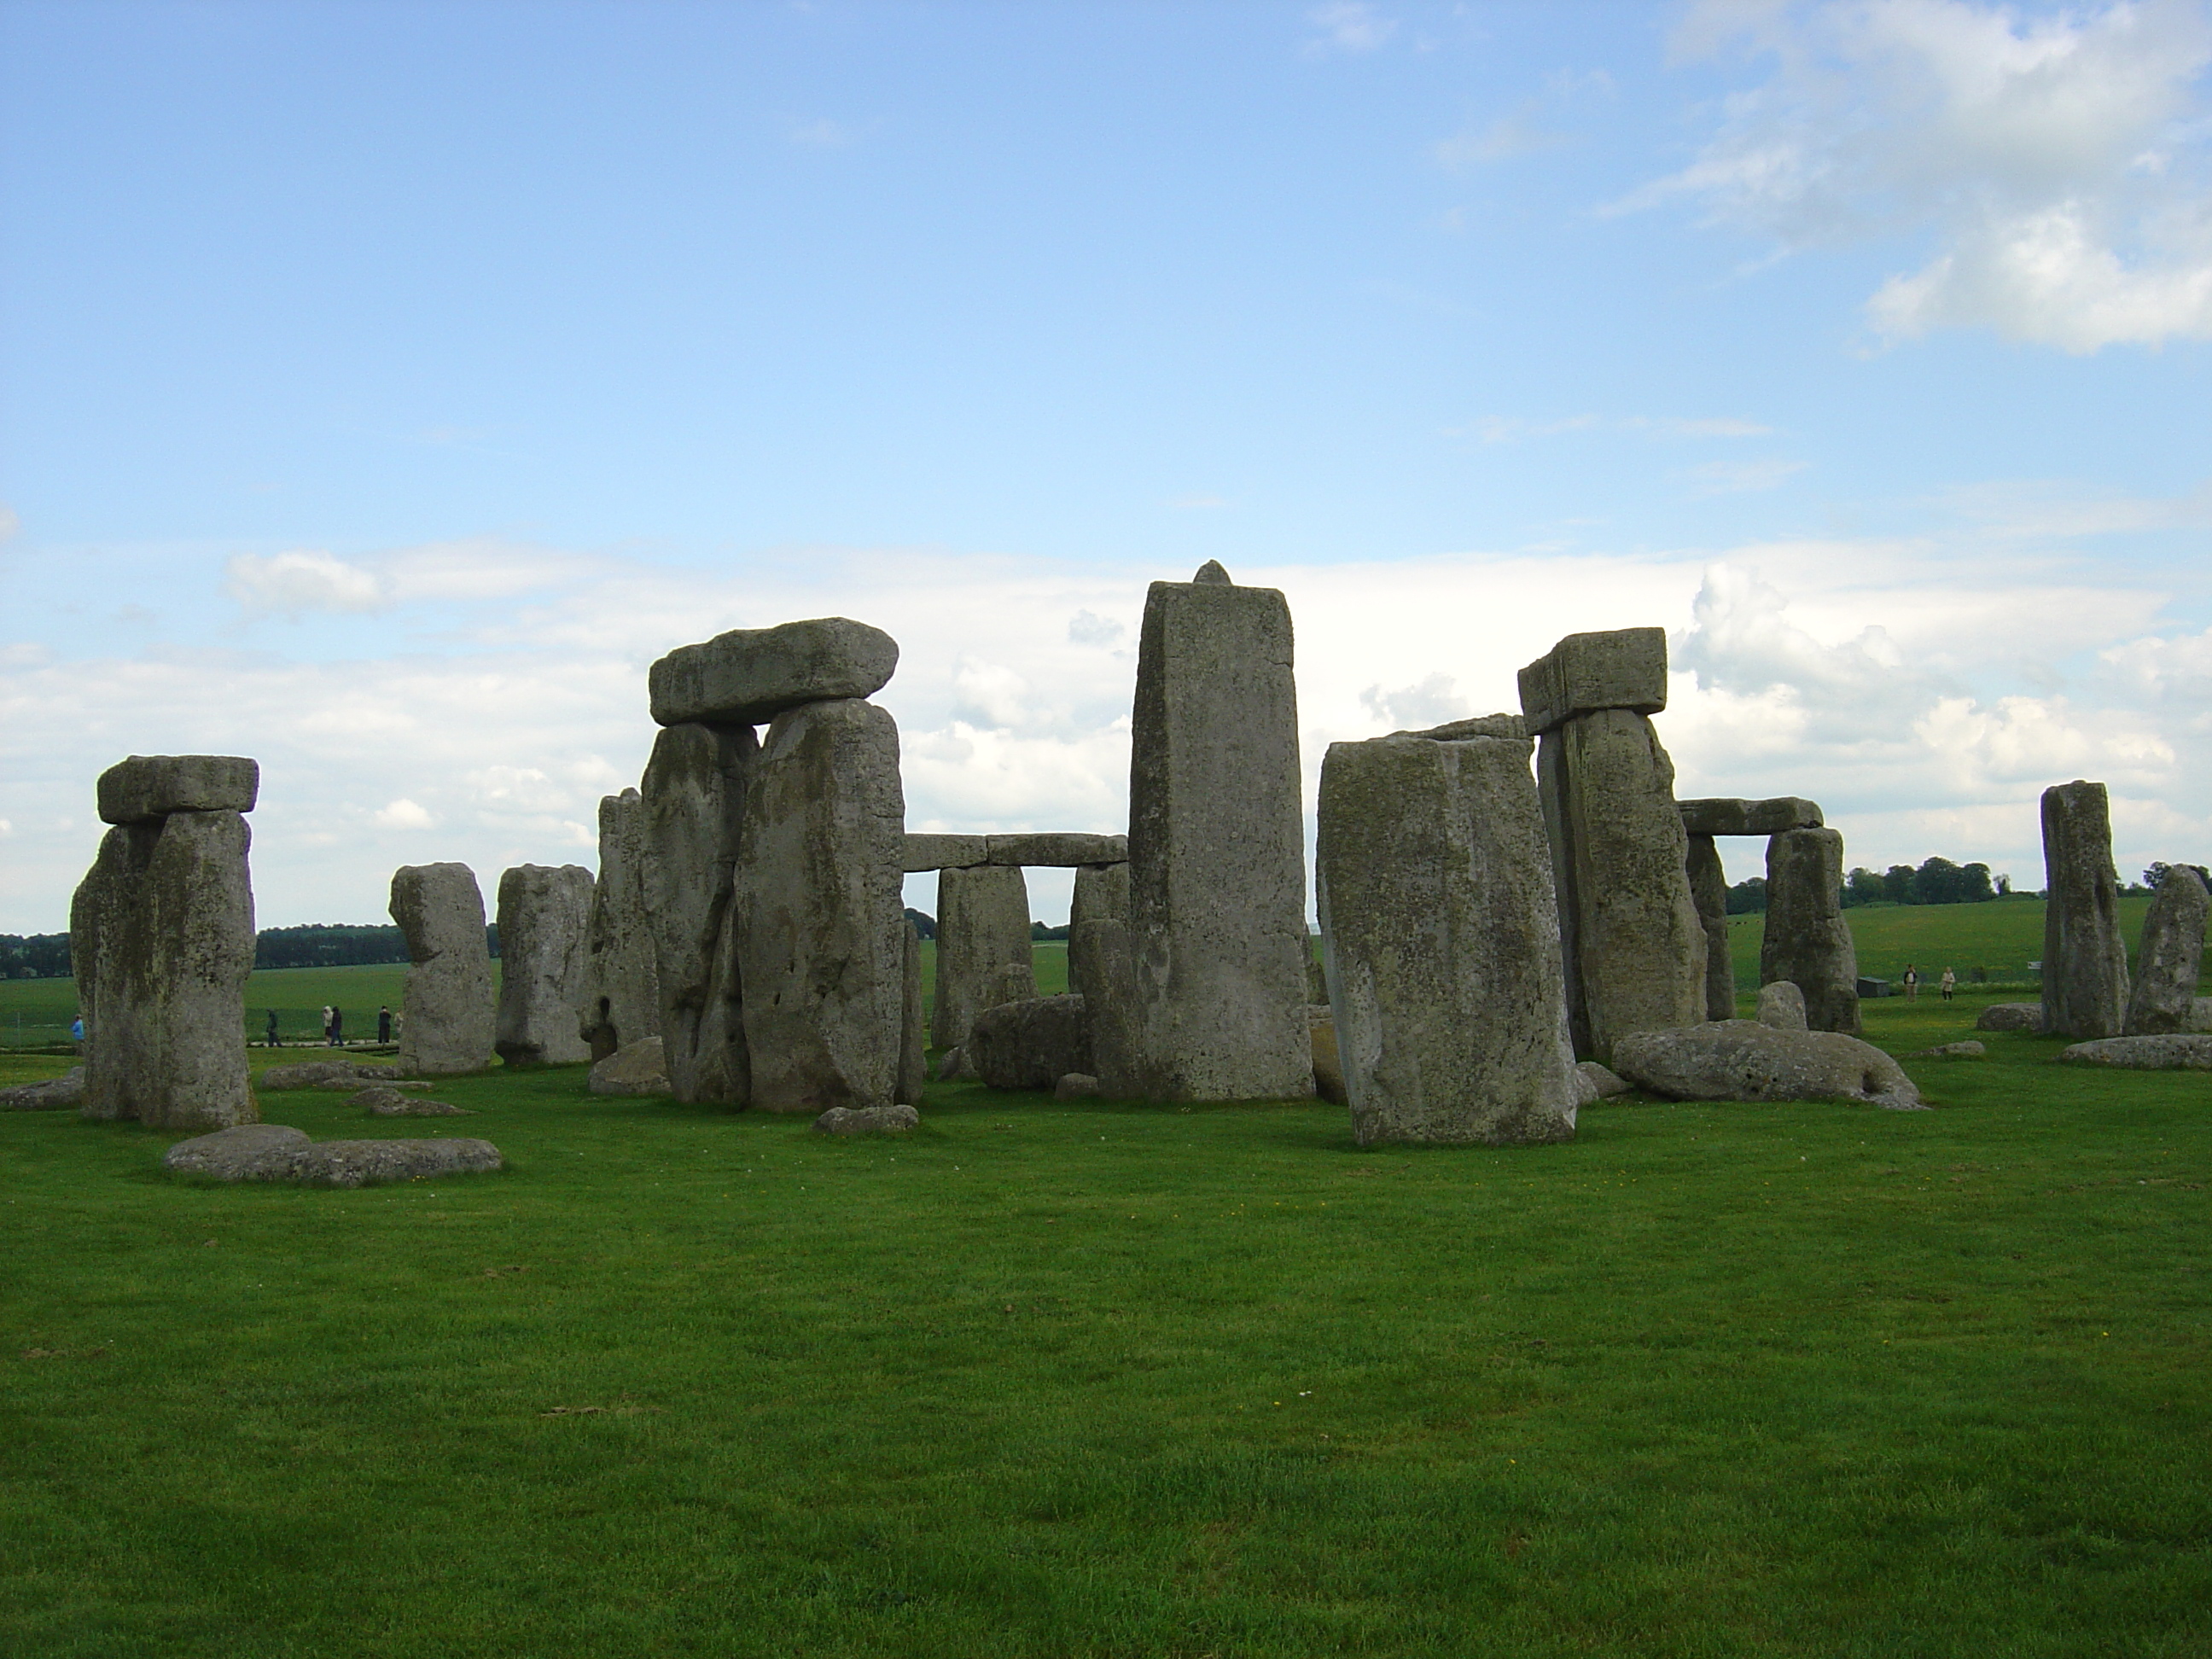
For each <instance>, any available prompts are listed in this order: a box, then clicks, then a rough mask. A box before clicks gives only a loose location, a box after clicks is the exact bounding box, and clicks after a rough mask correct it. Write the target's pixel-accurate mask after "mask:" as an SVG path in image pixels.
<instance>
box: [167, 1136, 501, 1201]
mask: <svg viewBox="0 0 2212 1659" xmlns="http://www.w3.org/2000/svg"><path fill="white" fill-rule="evenodd" d="M161 1167H162V1168H163V1169H165V1170H169V1171H171V1172H172V1173H174V1174H179V1175H199V1176H209V1177H210V1178H212V1179H214V1180H216V1181H283V1182H296V1183H298V1184H300V1185H302V1186H311V1187H371V1186H376V1185H379V1184H381V1183H382V1182H391V1181H423V1180H428V1179H430V1178H431V1177H433V1176H444V1175H467V1174H476V1173H482V1172H485V1171H489V1170H497V1169H501V1168H503V1167H504V1160H503V1159H501V1157H500V1155H499V1148H498V1147H496V1146H493V1145H492V1144H491V1142H489V1140H475V1139H465V1138H463V1137H461V1136H459V1135H456V1136H453V1137H451V1138H450V1139H446V1138H441V1139H435V1140H309V1139H307V1136H306V1135H305V1134H304V1133H301V1131H300V1130H297V1129H291V1128H287V1127H284V1126H283V1125H282V1124H277V1123H253V1124H246V1125H243V1126H241V1127H237V1128H231V1129H224V1130H221V1131H219V1132H218V1133H215V1134H208V1135H201V1136H198V1137H197V1138H196V1139H191V1140H180V1141H179V1142H178V1143H177V1144H176V1145H175V1146H172V1147H170V1148H169V1150H168V1152H167V1153H166V1154H165V1155H164V1156H163V1158H162V1159H161Z"/></svg>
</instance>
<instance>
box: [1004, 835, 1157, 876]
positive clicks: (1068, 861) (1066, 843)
mask: <svg viewBox="0 0 2212 1659" xmlns="http://www.w3.org/2000/svg"><path fill="white" fill-rule="evenodd" d="M987 840H988V841H989V842H990V844H991V862H992V863H994V864H1020V865H1029V866H1036V867H1038V868H1048V867H1058V868H1060V869H1079V868H1081V867H1082V866H1085V865H1086V864H1127V862H1128V861H1129V838H1128V837H1127V836H1094V835H1089V834H1085V833H1083V832H1081V831H1077V830H1039V831H1036V832H1035V833H1033V834H1030V835H1021V836H988V837H987Z"/></svg>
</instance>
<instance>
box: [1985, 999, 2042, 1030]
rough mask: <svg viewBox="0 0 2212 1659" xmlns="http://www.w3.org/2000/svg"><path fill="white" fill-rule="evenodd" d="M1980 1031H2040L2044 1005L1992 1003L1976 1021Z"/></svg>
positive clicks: (2034, 1003)
mask: <svg viewBox="0 0 2212 1659" xmlns="http://www.w3.org/2000/svg"><path fill="white" fill-rule="evenodd" d="M1974 1029H1975V1030H1978V1031H2040V1030H2042V1029H2043V1005H2042V1004H2041V1003H2039V1002H1992V1003H1991V1004H1990V1006H1988V1007H1986V1008H1984V1009H1983V1010H1982V1012H1981V1017H1980V1018H1978V1019H1976V1020H1975V1021H1974Z"/></svg>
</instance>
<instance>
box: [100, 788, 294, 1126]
mask: <svg viewBox="0 0 2212 1659" xmlns="http://www.w3.org/2000/svg"><path fill="white" fill-rule="evenodd" d="M257 783H258V769H257V768H256V767H255V765H254V763H252V761H249V760H238V759H235V758H233V757H225V756H197V755H184V756H153V757H147V756H133V757H131V759H129V760H127V761H125V762H123V763H121V764H120V765H118V766H116V767H112V768H111V769H109V770H108V771H107V772H106V774H104V775H102V776H101V779H100V811H101V815H102V816H103V817H109V818H111V819H123V820H125V821H122V822H118V823H116V825H115V827H114V828H113V829H110V830H109V831H108V832H107V834H106V837H105V838H103V839H102V841H101V842H100V854H99V856H98V858H97V859H95V860H94V863H93V866H92V869H91V870H90V871H89V872H88V873H87V874H86V876H85V878H84V881H83V882H82V884H81V885H80V886H79V887H78V888H77V890H76V898H75V901H74V902H72V904H71V906H70V957H71V960H72V963H73V965H74V968H75V971H76V982H77V1003H78V1007H79V1010H80V1012H82V1016H83V1018H84V1023H85V1032H86V1036H87V1053H86V1065H85V1085H84V1096H83V1100H82V1105H81V1106H80V1110H81V1111H82V1114H83V1115H85V1116H87V1117H90V1118H106V1119H115V1118H137V1120H139V1121H141V1122H143V1123H147V1124H149V1125H152V1126H155V1127H162V1128H199V1129H205V1128H218V1127H229V1126H232V1125H234V1124H240V1123H250V1122H252V1121H253V1119H254V1118H255V1116H256V1115H257V1113H256V1110H255V1108H254V1103H253V1096H252V1091H250V1089H249V1088H248V1086H247V1084H246V1019H245V1007H246V975H248V974H250V973H252V971H253V889H252V882H251V879H250V878H249V876H248V873H247V869H246V854H247V851H248V849H249V848H250V847H251V846H252V833H251V832H250V831H249V830H248V829H246V820H245V819H244V818H243V817H240V814H239V811H238V809H237V808H236V807H235V806H234V805H209V806H206V807H201V806H198V805H195V803H197V802H201V801H207V802H210V803H217V802H228V803H235V802H239V801H243V802H244V803H245V804H246V805H252V801H253V799H254V793H255V789H256V787H257ZM157 809H159V810H157Z"/></svg>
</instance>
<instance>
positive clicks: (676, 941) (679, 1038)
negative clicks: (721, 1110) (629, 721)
mask: <svg viewBox="0 0 2212 1659" xmlns="http://www.w3.org/2000/svg"><path fill="white" fill-rule="evenodd" d="M759 750H760V744H759V743H758V741H757V739H756V738H754V736H753V732H752V728H751V727H750V726H701V725H696V724H688V725H683V726H669V727H666V728H665V730H663V731H662V732H660V734H659V737H657V738H654V739H653V756H652V758H651V759H650V760H648V761H647V763H646V768H645V778H644V781H643V783H642V785H641V787H640V789H639V792H638V793H639V796H640V803H639V808H638V814H639V817H638V823H639V834H640V836H641V839H642V840H643V842H644V843H645V848H646V857H645V860H644V865H643V869H642V871H641V877H640V884H639V885H640V890H641V893H642V895H643V897H644V903H645V914H646V921H647V927H648V928H649V929H650V931H651V933H652V938H653V970H654V974H655V976H656V977H657V978H658V980H659V988H660V1036H661V1048H662V1053H663V1057H664V1059H665V1061H666V1063H667V1066H668V1084H669V1088H670V1091H671V1092H672V1093H673V1094H674V1095H675V1097H676V1098H677V1099H678V1100H682V1101H690V1102H699V1101H714V1102H720V1103H724V1104H726V1105H732V1106H742V1105H744V1103H745V1101H746V1098H747V1089H748V1079H749V1078H750V1064H749V1062H748V1060H747V1056H746V1053H745V1039H744V1025H743V1022H742V1019H741V1018H740V1015H739V1012H738V1009H739V985H738V980H737V977H736V975H737V971H738V969H737V964H736V963H735V961H734V954H735V953H734V949H733V946H732V941H731V940H730V939H729V937H728V932H729V924H730V915H731V902H730V901H731V885H732V867H733V866H734V863H735V860H736V859H737V854H738V837H739V835H740V819H741V817H742V815H743V811H744V799H745V791H746V786H747V782H748V780H749V778H750V774H751V770H752V768H753V766H754V764H755V763H756V761H757V757H758V755H759Z"/></svg>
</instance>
